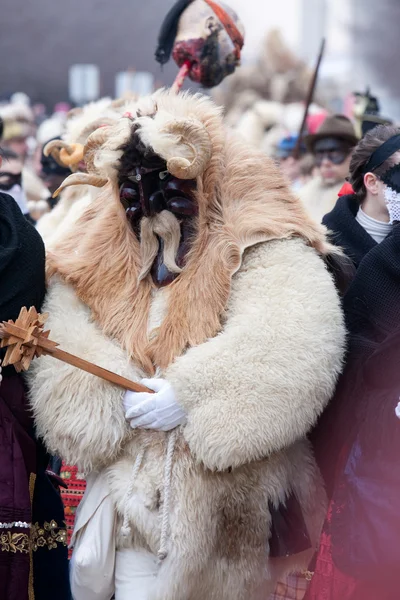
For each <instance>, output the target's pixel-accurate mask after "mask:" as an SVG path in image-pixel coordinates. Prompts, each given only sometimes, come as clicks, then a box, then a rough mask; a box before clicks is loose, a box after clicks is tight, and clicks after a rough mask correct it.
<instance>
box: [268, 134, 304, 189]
mask: <svg viewBox="0 0 400 600" xmlns="http://www.w3.org/2000/svg"><path fill="white" fill-rule="evenodd" d="M297 140H298V136H297V135H289V136H287V137H284V138H283V139H281V140H280V142H279V143H278V145H277V147H276V154H275V156H276V159H277V161H278V164H279V166H280V169H281V171H282V173H283V174H284V175H285V177H286V179H288V181H289V182H290V184H291V186H292V189H293V190H294V191H297V190H298V189H299V188H300V187H301V182H300V162H301V156H302V155H304V154H305V152H306V147H305V146H304V145H303V144H301V146H300V156H299V158H295V157H294V156H293V153H294V150H295V148H296V145H297Z"/></svg>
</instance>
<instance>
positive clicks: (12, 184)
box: [0, 148, 29, 216]
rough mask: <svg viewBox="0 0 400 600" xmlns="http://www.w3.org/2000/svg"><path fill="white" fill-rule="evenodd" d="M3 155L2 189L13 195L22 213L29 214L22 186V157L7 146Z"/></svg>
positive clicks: (0, 188)
mask: <svg viewBox="0 0 400 600" xmlns="http://www.w3.org/2000/svg"><path fill="white" fill-rule="evenodd" d="M2 157H3V165H2V168H1V170H0V191H1V192H7V194H9V195H10V196H12V198H14V200H15V201H16V203H17V204H18V206H19V208H20V210H21V212H22V214H23V215H25V216H28V213H29V210H28V205H27V201H26V196H25V193H24V190H23V187H22V167H23V162H22V159H21V157H20V156H18V154H16V153H15V152H13V151H12V150H9V149H7V148H6V149H4V150H3V152H2Z"/></svg>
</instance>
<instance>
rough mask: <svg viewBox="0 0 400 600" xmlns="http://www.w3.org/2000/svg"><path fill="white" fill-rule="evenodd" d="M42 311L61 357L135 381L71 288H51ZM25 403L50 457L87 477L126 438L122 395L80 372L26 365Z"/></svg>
mask: <svg viewBox="0 0 400 600" xmlns="http://www.w3.org/2000/svg"><path fill="white" fill-rule="evenodd" d="M44 311H46V312H49V314H50V316H49V319H48V321H47V323H46V328H48V329H50V331H51V335H50V337H51V339H53V340H54V341H56V342H58V343H59V344H60V347H61V348H62V349H63V350H66V351H67V352H71V353H72V354H76V355H77V356H80V357H82V358H85V359H86V360H89V361H91V362H94V363H95V364H97V365H99V366H101V367H104V368H107V369H109V370H111V371H114V372H116V373H118V374H120V375H124V376H125V377H128V378H130V379H132V380H136V381H137V380H139V379H140V375H139V373H138V372H137V371H135V369H134V367H133V366H132V365H130V364H129V363H128V359H127V356H126V354H125V353H124V352H123V350H122V349H121V347H120V346H118V345H117V344H116V343H114V342H113V341H111V340H110V339H108V338H106V337H105V336H104V335H103V334H102V332H101V330H100V329H99V328H98V327H97V326H96V324H95V323H93V321H91V319H90V311H89V309H88V307H87V306H85V305H84V304H83V303H82V302H81V301H80V300H79V299H78V298H77V297H76V295H75V293H74V291H73V290H72V288H71V287H69V286H67V285H65V284H63V283H61V282H55V283H52V284H51V286H50V289H49V292H48V295H47V298H46V302H45V306H44ZM28 378H29V384H30V399H31V406H32V408H33V412H34V416H35V422H36V427H37V431H38V434H39V435H40V436H41V437H43V439H44V441H45V443H46V445H47V448H48V449H49V450H50V452H52V453H54V454H58V455H59V456H61V457H62V458H63V459H65V460H66V461H67V462H68V463H70V464H78V465H79V467H80V468H81V469H83V470H84V471H91V470H93V469H95V468H98V467H100V466H102V465H106V464H108V463H109V462H110V461H111V460H113V458H114V457H115V456H116V455H117V454H118V452H119V450H120V448H121V444H122V441H123V440H124V438H125V436H127V435H128V434H129V427H128V424H127V422H126V420H125V417H124V410H123V404H122V398H123V394H124V391H123V390H122V389H120V388H118V387H116V386H113V385H111V384H110V383H108V382H106V381H104V380H103V379H100V378H98V377H95V376H94V375H90V374H89V373H86V372H84V371H81V370H80V369H77V368H75V367H72V366H70V365H68V364H65V363H63V362H60V361H58V360H56V359H55V358H52V357H50V356H46V357H43V358H40V359H38V360H35V361H33V362H32V366H31V369H30V371H29V377H28Z"/></svg>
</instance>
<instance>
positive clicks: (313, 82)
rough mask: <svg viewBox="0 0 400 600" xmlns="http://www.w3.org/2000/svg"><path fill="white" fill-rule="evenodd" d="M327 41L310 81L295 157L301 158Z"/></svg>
mask: <svg viewBox="0 0 400 600" xmlns="http://www.w3.org/2000/svg"><path fill="white" fill-rule="evenodd" d="M325 41H326V40H325V38H323V39H322V42H321V48H320V51H319V54H318V59H317V64H316V66H315V69H314V73H313V77H312V79H311V83H310V88H309V90H308V94H307V99H306V106H305V110H304V115H303V120H302V122H301V125H300V129H299V135H298V137H297V142H296V146H295V148H294V150H293V158H296V159H298V158H300V148H301V142H302V139H303V134H304V129H305V126H306V122H307V117H308V111H309V109H310V105H311V102H312V101H313V98H314V92H315V88H316V87H317V81H318V73H319V69H320V66H321V62H322V59H323V56H324V52H325Z"/></svg>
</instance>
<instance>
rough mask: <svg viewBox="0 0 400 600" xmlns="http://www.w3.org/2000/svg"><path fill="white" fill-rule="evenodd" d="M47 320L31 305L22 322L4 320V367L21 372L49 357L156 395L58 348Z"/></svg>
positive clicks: (0, 328)
mask: <svg viewBox="0 0 400 600" xmlns="http://www.w3.org/2000/svg"><path fill="white" fill-rule="evenodd" d="M47 318H48V314H40V313H38V312H37V310H36V309H35V307H33V306H31V308H30V309H29V310H28V309H27V308H26V307H25V306H24V307H23V308H21V312H20V313H19V316H18V319H17V320H16V321H15V322H14V321H3V322H2V323H0V348H7V351H6V355H5V357H4V360H3V363H2V364H3V366H4V367H7V366H9V365H13V366H14V368H15V370H16V371H17V372H18V373H20V372H21V371H27V370H28V369H29V365H30V364H31V362H32V360H33V359H34V358H38V357H40V356H43V355H45V354H49V355H51V356H53V357H54V358H57V359H58V360H62V361H63V362H65V363H68V364H69V365H73V366H74V367H77V368H78V369H82V370H83V371H86V372H88V373H91V374H92V375H96V376H97V377H101V378H102V379H105V380H106V381H109V382H110V383H114V384H116V385H119V386H120V387H122V388H124V389H126V390H130V391H132V392H150V393H153V390H150V389H148V388H146V387H145V386H143V385H140V384H139V383H135V382H133V381H130V380H129V379H126V378H125V377H121V376H120V375H117V374H116V373H112V372H111V371H108V370H107V369H103V368H102V367H99V366H98V365H95V364H93V363H91V362H89V361H87V360H84V359H83V358H79V357H78V356H74V355H73V354H70V353H69V352H65V351H64V350H61V348H58V344H57V342H53V341H52V340H50V339H49V335H50V331H44V325H45V323H46V320H47Z"/></svg>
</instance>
